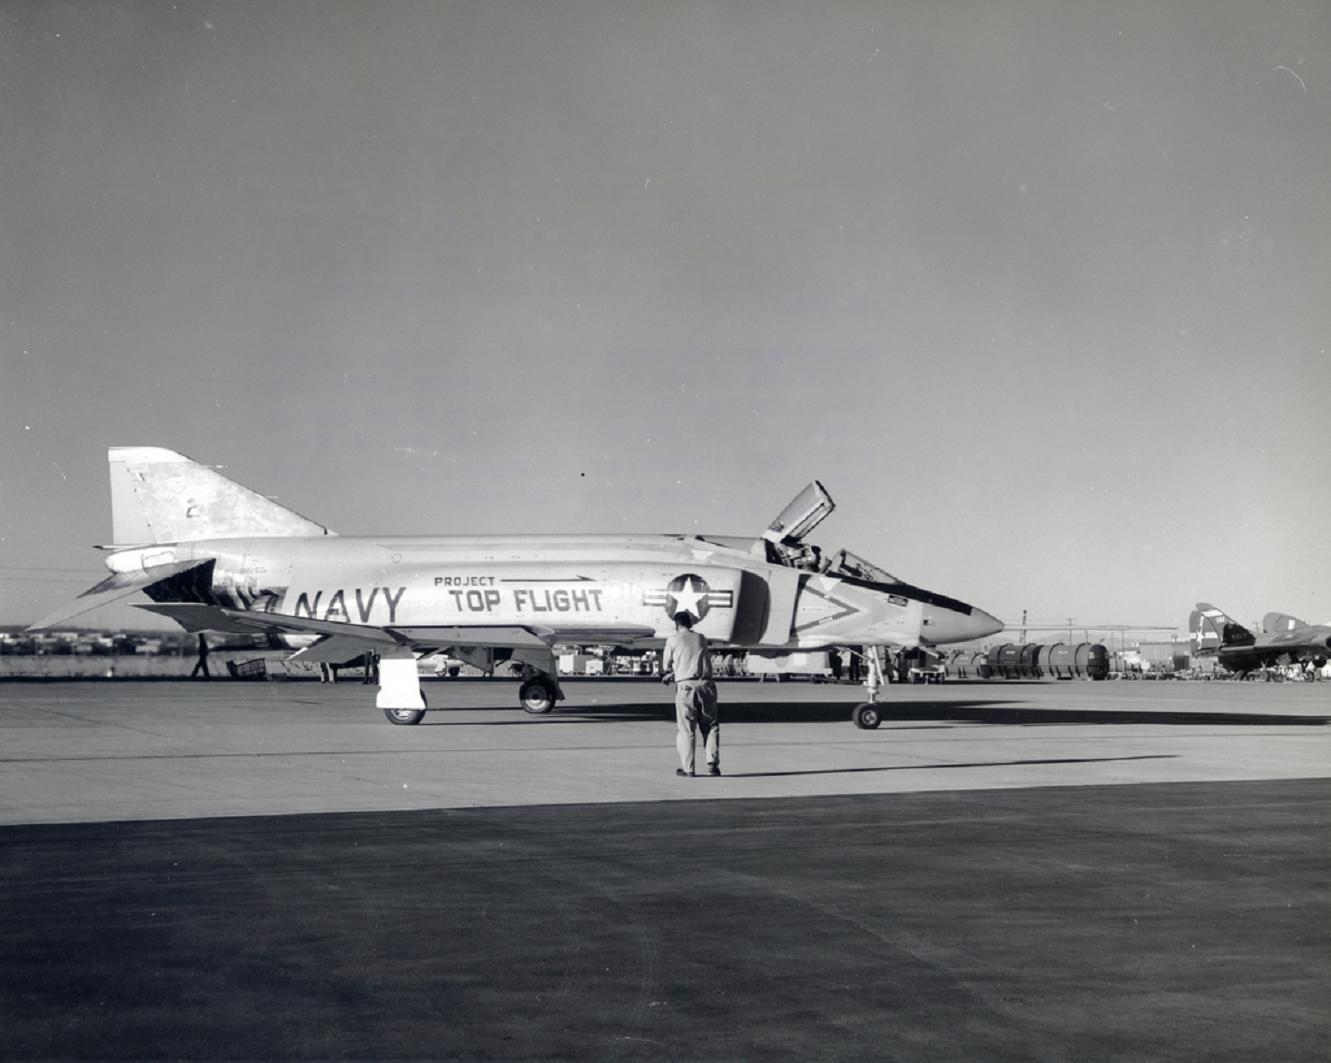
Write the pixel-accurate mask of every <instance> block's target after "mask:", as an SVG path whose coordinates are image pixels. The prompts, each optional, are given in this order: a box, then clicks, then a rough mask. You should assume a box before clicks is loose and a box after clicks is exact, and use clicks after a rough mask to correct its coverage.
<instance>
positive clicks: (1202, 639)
mask: <svg viewBox="0 0 1331 1063" xmlns="http://www.w3.org/2000/svg"><path fill="white" fill-rule="evenodd" d="M1188 631H1189V634H1190V637H1191V641H1192V646H1193V652H1194V653H1196V654H1197V655H1198V656H1201V657H1212V656H1213V657H1215V658H1216V659H1217V660H1219V662H1220V664H1221V666H1222V667H1224V668H1225V669H1227V670H1228V671H1231V672H1238V673H1239V674H1240V675H1247V674H1248V673H1249V672H1251V671H1253V670H1254V669H1257V668H1269V667H1271V666H1272V665H1275V664H1304V663H1306V662H1309V661H1311V662H1312V663H1313V664H1314V665H1316V666H1317V667H1318V668H1321V667H1322V666H1323V665H1324V664H1326V662H1327V658H1328V655H1331V625H1327V624H1309V623H1307V622H1305V621H1303V620H1299V619H1298V618H1297V617H1293V616H1290V615H1289V614H1287V613H1267V614H1266V616H1264V617H1262V633H1261V634H1260V635H1254V634H1253V633H1252V632H1251V631H1249V630H1248V629H1247V628H1246V627H1244V626H1243V625H1242V624H1240V623H1239V622H1238V621H1237V620H1234V619H1232V618H1231V617H1228V616H1226V615H1225V614H1224V613H1223V612H1221V611H1220V610H1219V609H1217V608H1216V607H1215V606H1214V605H1211V604H1210V603H1209V602H1198V603H1197V608H1196V609H1194V610H1193V611H1192V616H1191V617H1190V618H1189V619H1188Z"/></svg>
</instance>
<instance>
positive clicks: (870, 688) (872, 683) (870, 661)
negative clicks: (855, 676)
mask: <svg viewBox="0 0 1331 1063" xmlns="http://www.w3.org/2000/svg"><path fill="white" fill-rule="evenodd" d="M865 650H866V652H865V654H864V663H865V666H866V675H865V677H864V693H865V696H866V697H867V698H868V699H869V700H868V701H863V702H861V703H860V704H858V705H856V706H855V709H854V711H853V712H851V714H850V718H851V720H852V721H853V722H854V724H855V726H856V727H858V728H859V729H860V730H861V731H873V730H876V729H877V728H878V725H879V724H880V723H882V722H883V715H882V713H881V712H880V711H879V709H878V691H879V690H880V689H882V686H883V662H882V658H881V657H880V654H881V652H882V651H881V650H880V649H879V648H878V647H877V646H868V647H866V648H865Z"/></svg>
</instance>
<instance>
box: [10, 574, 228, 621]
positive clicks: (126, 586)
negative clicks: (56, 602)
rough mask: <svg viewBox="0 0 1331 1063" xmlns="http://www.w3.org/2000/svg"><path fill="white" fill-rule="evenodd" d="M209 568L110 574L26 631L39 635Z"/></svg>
mask: <svg viewBox="0 0 1331 1063" xmlns="http://www.w3.org/2000/svg"><path fill="white" fill-rule="evenodd" d="M208 564H212V561H211V559H209V560H204V561H172V562H171V563H170V564H166V565H153V566H151V567H150V568H140V569H135V570H134V571H132V572H115V573H112V574H111V575H110V576H107V577H106V579H104V580H102V582H101V583H99V584H97V585H96V586H95V587H89V588H88V589H87V590H86V591H84V592H83V593H82V594H80V595H79V596H78V597H77V598H75V599H74V600H73V601H72V602H70V603H69V604H68V605H65V606H62V607H61V608H59V609H57V610H56V611H55V612H54V613H51V614H49V615H47V616H44V617H42V618H41V619H40V620H38V621H37V623H35V624H33V625H32V626H31V627H29V628H28V630H29V631H40V630H42V629H43V628H51V627H55V626H56V625H57V624H63V623H64V622H65V621H66V620H69V619H71V618H72V617H76V616H82V615H83V614H84V613H88V612H91V611H92V610H93V609H97V608H99V607H100V606H103V605H110V604H111V603H112V602H115V601H119V600H120V599H121V598H128V597H129V596H130V595H131V594H133V593H135V592H136V591H141V590H146V589H147V588H149V587H151V586H152V585H153V584H154V583H160V582H161V581H162V580H164V579H170V578H171V577H172V576H178V575H180V574H181V573H182V572H188V571H189V570H190V569H193V568H199V567H201V566H202V565H208Z"/></svg>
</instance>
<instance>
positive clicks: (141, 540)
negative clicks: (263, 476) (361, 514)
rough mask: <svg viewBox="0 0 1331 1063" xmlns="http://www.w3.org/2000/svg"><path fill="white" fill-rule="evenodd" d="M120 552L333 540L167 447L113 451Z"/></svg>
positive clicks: (316, 526)
mask: <svg viewBox="0 0 1331 1063" xmlns="http://www.w3.org/2000/svg"><path fill="white" fill-rule="evenodd" d="M106 460H107V463H108V465H109V466H110V474H111V524H112V532H113V535H114V537H115V539H114V541H115V543H116V545H118V546H130V545H143V544H147V543H175V542H186V541H189V540H192V539H222V538H234V537H239V536H250V535H255V536H261V535H289V536H300V535H332V534H334V533H333V532H330V531H329V530H328V529H327V528H325V527H324V526H323V525H322V524H317V523H315V522H314V521H312V520H309V519H308V518H306V517H302V516H301V515H300V514H299V513H296V512H294V511H292V510H290V509H287V508H286V507H285V506H281V505H278V504H277V503H276V502H274V501H273V500H272V499H271V498H265V497H264V496H263V495H260V494H257V493H255V492H254V491H251V490H250V489H249V488H248V487H243V486H241V485H240V484H238V483H236V482H235V481H234V480H228V479H227V478H226V477H225V476H223V475H222V474H221V473H219V472H217V470H215V469H211V468H209V467H208V466H206V465H200V464H199V463H198V462H196V461H192V460H191V459H189V458H187V457H185V456H184V455H183V454H177V453H176V452H175V451H174V450H167V449H165V448H164V447H111V448H110V449H109V450H108V451H107V453H106Z"/></svg>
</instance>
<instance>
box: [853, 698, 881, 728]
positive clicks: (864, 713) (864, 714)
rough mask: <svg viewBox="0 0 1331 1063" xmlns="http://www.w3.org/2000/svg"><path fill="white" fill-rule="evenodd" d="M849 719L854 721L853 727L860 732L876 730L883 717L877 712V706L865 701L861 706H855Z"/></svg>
mask: <svg viewBox="0 0 1331 1063" xmlns="http://www.w3.org/2000/svg"><path fill="white" fill-rule="evenodd" d="M850 718H851V719H852V720H854V721H855V726H856V727H858V728H859V729H860V730H861V731H874V730H877V729H878V725H879V724H880V723H882V722H883V717H882V716H881V715H880V714H879V712H878V706H877V705H875V704H874V703H873V702H871V701H866V702H865V703H864V704H863V705H856V706H855V711H854V712H853V713H852V714H851V717H850Z"/></svg>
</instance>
